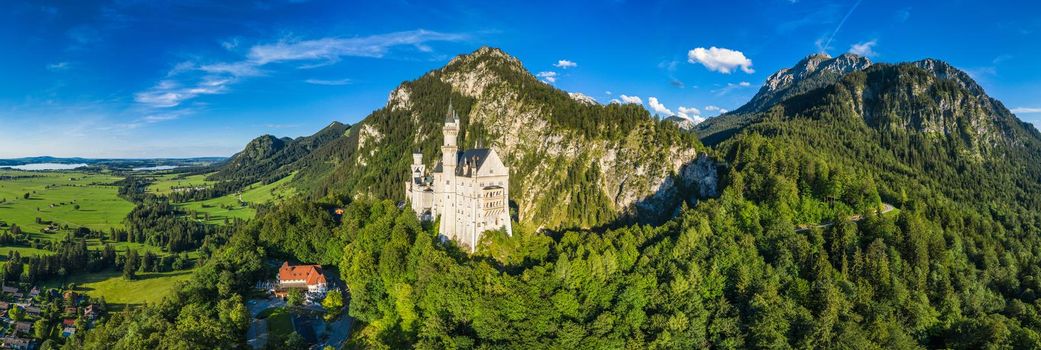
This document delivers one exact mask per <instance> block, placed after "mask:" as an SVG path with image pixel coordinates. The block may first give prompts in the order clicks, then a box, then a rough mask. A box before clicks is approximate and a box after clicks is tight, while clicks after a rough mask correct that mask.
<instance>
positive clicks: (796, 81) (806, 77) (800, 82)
mask: <svg viewBox="0 0 1041 350" xmlns="http://www.w3.org/2000/svg"><path fill="white" fill-rule="evenodd" d="M869 66H871V60H869V59H867V58H866V57H862V56H858V55H854V54H851V53H846V54H843V55H841V56H839V57H835V58H832V57H831V56H828V55H827V54H823V53H818V54H813V55H810V56H807V57H806V58H804V59H802V60H801V61H799V63H797V64H796V65H795V66H793V67H791V68H785V69H781V70H779V71H777V72H776V73H774V74H772V75H770V77H769V78H767V79H766V82H765V83H763V87H762V88H760V89H759V92H757V93H756V94H755V96H754V97H752V100H750V101H749V102H748V103H746V104H745V105H744V106H741V108H738V109H736V110H734V111H733V112H731V113H732V114H742V113H754V112H762V111H764V110H766V109H768V108H769V107H770V106H772V105H774V104H777V103H778V102H781V101H784V100H785V99H788V98H790V97H792V96H795V95H798V94H802V93H805V92H808V91H810V90H813V89H817V88H822V87H825V86H828V85H831V84H834V83H835V82H837V81H839V79H842V78H843V77H845V76H846V75H847V74H849V73H852V72H857V71H860V70H863V69H864V68H867V67H869Z"/></svg>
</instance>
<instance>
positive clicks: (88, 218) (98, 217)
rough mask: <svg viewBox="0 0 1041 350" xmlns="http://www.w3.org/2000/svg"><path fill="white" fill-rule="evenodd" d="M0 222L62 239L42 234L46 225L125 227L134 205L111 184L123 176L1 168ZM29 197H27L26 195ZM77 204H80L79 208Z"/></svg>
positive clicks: (100, 228)
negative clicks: (49, 222) (39, 220)
mask: <svg viewBox="0 0 1041 350" xmlns="http://www.w3.org/2000/svg"><path fill="white" fill-rule="evenodd" d="M0 179H2V180H0V201H2V202H3V203H0V221H4V222H6V223H7V224H12V223H15V224H18V226H19V227H21V228H22V230H23V231H25V232H29V233H30V234H34V235H37V234H39V235H41V236H39V237H40V238H49V239H55V238H61V236H59V235H55V234H46V233H43V229H44V228H45V227H46V226H47V225H42V224H38V223H37V222H36V218H40V219H41V220H43V221H51V222H54V223H55V224H58V225H59V226H62V225H68V226H69V227H87V228H90V229H92V230H107V229H109V228H114V227H122V225H123V218H125V217H126V215H127V213H129V212H130V210H132V209H133V208H134V204H133V203H130V202H129V201H127V200H125V199H122V198H120V197H119V196H118V195H117V193H118V190H119V189H118V187H117V186H114V185H112V183H113V182H115V181H118V180H120V179H121V178H120V177H117V176H112V175H107V174H88V173H79V172H67V171H62V172H49V171H14V170H0ZM26 193H28V194H29V198H28V199H26V198H25V194H26ZM77 206H78V207H77Z"/></svg>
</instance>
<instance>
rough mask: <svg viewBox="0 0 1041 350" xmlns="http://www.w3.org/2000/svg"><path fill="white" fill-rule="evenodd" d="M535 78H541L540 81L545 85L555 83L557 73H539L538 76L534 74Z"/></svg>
mask: <svg viewBox="0 0 1041 350" xmlns="http://www.w3.org/2000/svg"><path fill="white" fill-rule="evenodd" d="M535 76H536V77H539V78H542V80H543V81H545V82H547V83H556V82H557V72H539V74H535Z"/></svg>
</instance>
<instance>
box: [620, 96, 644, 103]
mask: <svg viewBox="0 0 1041 350" xmlns="http://www.w3.org/2000/svg"><path fill="white" fill-rule="evenodd" d="M618 97H620V98H621V99H622V103H635V104H641V105H642V104H643V99H641V98H640V96H627V95H624V94H623V95H619V96H618Z"/></svg>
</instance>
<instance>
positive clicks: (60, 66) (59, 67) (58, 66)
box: [47, 62, 69, 72]
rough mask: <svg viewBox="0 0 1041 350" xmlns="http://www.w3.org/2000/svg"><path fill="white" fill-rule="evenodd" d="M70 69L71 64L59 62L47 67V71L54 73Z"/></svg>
mask: <svg viewBox="0 0 1041 350" xmlns="http://www.w3.org/2000/svg"><path fill="white" fill-rule="evenodd" d="M66 69H69V62H58V63H52V64H48V65H47V70H49V71H52V72H59V71H63V70H66Z"/></svg>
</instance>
